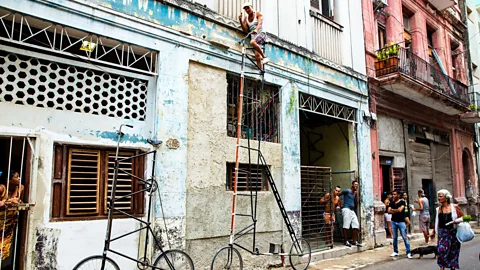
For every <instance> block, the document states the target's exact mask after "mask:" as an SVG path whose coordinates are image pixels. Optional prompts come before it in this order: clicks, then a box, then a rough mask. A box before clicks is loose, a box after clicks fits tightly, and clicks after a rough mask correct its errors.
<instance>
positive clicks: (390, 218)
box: [384, 213, 392, 222]
mask: <svg viewBox="0 0 480 270" xmlns="http://www.w3.org/2000/svg"><path fill="white" fill-rule="evenodd" d="M384 216H385V221H386V222H391V221H392V214H389V213H385V214H384Z"/></svg>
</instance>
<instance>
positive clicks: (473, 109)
mask: <svg viewBox="0 0 480 270" xmlns="http://www.w3.org/2000/svg"><path fill="white" fill-rule="evenodd" d="M470 110H471V111H472V112H476V111H477V105H475V104H470Z"/></svg>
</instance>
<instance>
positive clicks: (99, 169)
mask: <svg viewBox="0 0 480 270" xmlns="http://www.w3.org/2000/svg"><path fill="white" fill-rule="evenodd" d="M136 154H139V152H138V151H123V150H122V151H120V152H119V159H122V158H128V157H133V156H134V155H136ZM114 164H115V149H93V148H81V147H75V146H66V145H56V146H55V159H54V177H53V203H52V204H53V205H52V218H54V219H70V218H71V219H80V218H83V219H85V218H87V217H88V218H92V219H93V218H105V217H106V215H107V198H108V197H109V196H110V192H111V188H112V181H113V175H114ZM143 166H144V160H143V157H136V158H132V159H127V160H124V161H122V162H120V170H119V173H118V180H117V190H116V198H117V201H115V207H116V208H118V209H120V210H122V211H124V212H127V213H130V214H134V215H142V214H143V213H144V210H143V207H144V195H143V193H138V194H135V195H134V196H127V195H128V194H130V193H133V192H136V191H139V190H141V189H143V184H142V183H141V182H140V181H139V180H137V179H136V178H134V177H132V176H131V175H129V173H130V174H132V175H134V176H136V177H140V178H143V173H144V168H143ZM116 214H119V213H118V212H117V213H116Z"/></svg>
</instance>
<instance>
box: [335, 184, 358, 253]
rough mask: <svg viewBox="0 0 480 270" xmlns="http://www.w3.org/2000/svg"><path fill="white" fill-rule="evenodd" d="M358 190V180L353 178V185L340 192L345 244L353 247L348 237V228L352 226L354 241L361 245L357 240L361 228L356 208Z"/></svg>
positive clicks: (355, 243)
mask: <svg viewBox="0 0 480 270" xmlns="http://www.w3.org/2000/svg"><path fill="white" fill-rule="evenodd" d="M357 190H358V181H357V180H353V182H352V187H350V188H349V189H345V190H343V191H342V193H340V196H343V208H342V216H343V238H344V240H345V245H346V246H348V247H351V246H352V245H351V244H350V242H348V239H347V230H349V229H350V226H351V227H352V230H353V233H352V238H353V239H352V240H353V241H352V243H353V244H354V245H356V246H357V247H361V246H362V245H360V243H359V242H358V241H357V235H358V229H359V228H360V226H359V223H358V218H357V214H356V213H355V209H356V207H357Z"/></svg>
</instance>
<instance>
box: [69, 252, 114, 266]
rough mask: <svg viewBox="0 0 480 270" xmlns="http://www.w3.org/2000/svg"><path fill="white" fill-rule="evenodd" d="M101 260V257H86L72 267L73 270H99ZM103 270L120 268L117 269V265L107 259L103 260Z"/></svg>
mask: <svg viewBox="0 0 480 270" xmlns="http://www.w3.org/2000/svg"><path fill="white" fill-rule="evenodd" d="M102 260H103V256H102V255H95V256H90V257H87V258H85V259H83V260H82V261H81V262H79V263H77V265H75V267H73V270H101V269H102ZM104 270H120V267H118V265H117V263H116V262H115V261H114V260H112V259H110V258H108V257H107V258H106V259H105V268H104Z"/></svg>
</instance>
